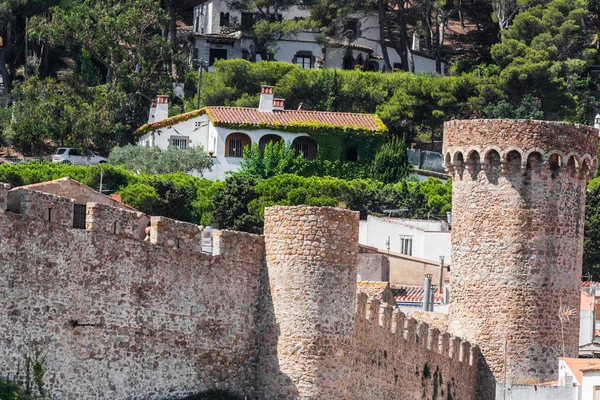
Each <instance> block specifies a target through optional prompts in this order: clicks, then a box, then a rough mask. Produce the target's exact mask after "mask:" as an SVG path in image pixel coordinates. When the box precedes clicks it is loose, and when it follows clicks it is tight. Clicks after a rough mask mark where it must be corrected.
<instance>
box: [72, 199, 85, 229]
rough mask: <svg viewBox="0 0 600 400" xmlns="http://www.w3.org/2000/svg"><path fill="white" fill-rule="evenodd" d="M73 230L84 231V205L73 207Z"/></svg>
mask: <svg viewBox="0 0 600 400" xmlns="http://www.w3.org/2000/svg"><path fill="white" fill-rule="evenodd" d="M73 228H76V229H85V205H81V204H75V205H74V206H73Z"/></svg>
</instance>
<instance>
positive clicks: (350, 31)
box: [344, 19, 358, 37]
mask: <svg viewBox="0 0 600 400" xmlns="http://www.w3.org/2000/svg"><path fill="white" fill-rule="evenodd" d="M344 31H345V32H344V36H347V37H356V36H358V20H356V19H347V20H346V23H345V24H344Z"/></svg>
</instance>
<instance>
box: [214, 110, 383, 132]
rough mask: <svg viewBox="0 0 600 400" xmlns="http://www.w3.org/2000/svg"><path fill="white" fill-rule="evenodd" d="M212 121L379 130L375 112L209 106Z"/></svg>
mask: <svg viewBox="0 0 600 400" xmlns="http://www.w3.org/2000/svg"><path fill="white" fill-rule="evenodd" d="M207 108H208V111H209V116H210V119H211V121H212V122H214V123H217V124H219V123H221V124H256V125H258V124H265V123H266V124H268V125H282V126H285V125H290V124H294V123H298V122H318V123H322V124H328V125H335V126H340V127H345V126H351V127H354V128H359V129H364V130H368V131H376V130H377V122H376V120H375V118H374V117H375V116H374V115H373V114H357V113H346V112H326V111H303V110H300V111H298V110H283V111H274V112H261V111H258V109H257V108H250V107H207Z"/></svg>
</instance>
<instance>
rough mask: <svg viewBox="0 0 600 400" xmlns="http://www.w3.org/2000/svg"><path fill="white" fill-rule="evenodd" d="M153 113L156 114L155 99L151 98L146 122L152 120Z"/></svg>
mask: <svg viewBox="0 0 600 400" xmlns="http://www.w3.org/2000/svg"><path fill="white" fill-rule="evenodd" d="M155 115H156V100H152V104H151V105H150V114H149V115H148V123H149V124H151V123H152V122H154V118H155Z"/></svg>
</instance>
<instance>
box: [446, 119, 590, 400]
mask: <svg viewBox="0 0 600 400" xmlns="http://www.w3.org/2000/svg"><path fill="white" fill-rule="evenodd" d="M597 152H598V131H597V130H595V129H593V128H590V127H587V126H578V125H573V124H567V123H556V122H547V121H532V120H468V121H450V122H446V123H445V124H444V150H443V153H444V164H445V167H446V168H447V170H448V171H449V172H450V173H451V174H452V179H453V186H452V221H453V225H452V262H453V265H452V282H451V304H450V311H449V314H450V331H451V332H452V333H454V334H456V335H458V336H464V337H467V338H468V339H469V340H470V341H473V342H475V343H477V344H478V345H479V346H480V348H481V352H482V355H483V357H482V359H483V364H480V367H481V368H480V370H481V371H480V372H481V374H480V377H481V378H482V380H480V389H481V390H485V389H487V390H491V392H487V394H484V395H483V397H481V398H490V399H491V398H493V395H491V393H493V390H494V389H495V385H494V384H495V383H496V382H497V383H502V382H504V379H505V376H506V381H507V383H509V384H510V383H515V384H516V383H535V382H544V381H549V380H555V379H556V377H557V372H558V371H557V366H558V361H557V358H558V357H577V351H578V334H579V305H580V287H581V262H582V252H583V223H584V209H585V192H586V182H587V180H588V179H589V177H590V176H591V175H592V174H593V172H594V171H595V170H596V166H597V156H596V154H597ZM505 372H506V375H505Z"/></svg>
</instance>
